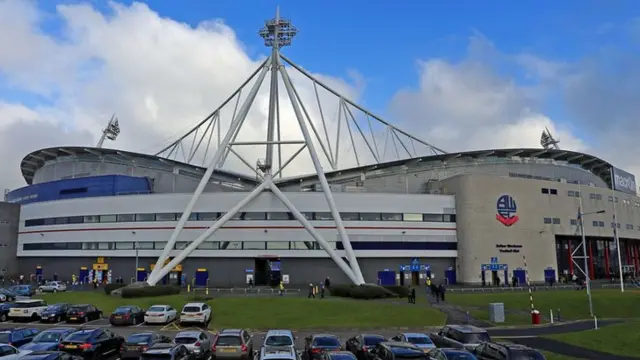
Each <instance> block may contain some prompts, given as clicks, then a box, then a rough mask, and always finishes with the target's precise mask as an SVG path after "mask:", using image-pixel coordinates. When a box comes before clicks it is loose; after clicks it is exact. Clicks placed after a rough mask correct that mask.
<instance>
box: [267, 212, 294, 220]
mask: <svg viewBox="0 0 640 360" xmlns="http://www.w3.org/2000/svg"><path fill="white" fill-rule="evenodd" d="M267 220H293V215H292V214H290V213H287V212H269V213H267Z"/></svg>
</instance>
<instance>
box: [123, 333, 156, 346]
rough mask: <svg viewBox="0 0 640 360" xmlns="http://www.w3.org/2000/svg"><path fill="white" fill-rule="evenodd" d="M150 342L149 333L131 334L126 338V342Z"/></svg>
mask: <svg viewBox="0 0 640 360" xmlns="http://www.w3.org/2000/svg"><path fill="white" fill-rule="evenodd" d="M150 342H151V335H149V334H133V335H131V336H129V337H128V338H127V343H128V344H148V343H150Z"/></svg>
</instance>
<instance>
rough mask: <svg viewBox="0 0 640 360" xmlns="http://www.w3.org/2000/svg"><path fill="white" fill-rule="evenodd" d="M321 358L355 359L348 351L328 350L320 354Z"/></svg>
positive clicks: (334, 359) (325, 359)
mask: <svg viewBox="0 0 640 360" xmlns="http://www.w3.org/2000/svg"><path fill="white" fill-rule="evenodd" d="M322 360H357V359H356V356H355V355H353V353H352V352H350V351H330V352H325V353H323V354H322Z"/></svg>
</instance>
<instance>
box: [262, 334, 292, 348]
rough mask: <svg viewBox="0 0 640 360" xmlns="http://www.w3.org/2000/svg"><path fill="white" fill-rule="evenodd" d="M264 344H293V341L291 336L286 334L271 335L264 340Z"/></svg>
mask: <svg viewBox="0 0 640 360" xmlns="http://www.w3.org/2000/svg"><path fill="white" fill-rule="evenodd" d="M264 344H265V345H268V346H291V345H293V341H291V337H289V336H286V335H271V336H269V337H268V338H267V339H266V340H265V341H264Z"/></svg>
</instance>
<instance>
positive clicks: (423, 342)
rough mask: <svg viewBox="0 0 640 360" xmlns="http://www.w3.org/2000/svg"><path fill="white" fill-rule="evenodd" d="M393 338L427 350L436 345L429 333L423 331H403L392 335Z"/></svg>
mask: <svg viewBox="0 0 640 360" xmlns="http://www.w3.org/2000/svg"><path fill="white" fill-rule="evenodd" d="M391 340H392V341H401V342H408V343H411V344H413V345H415V346H417V347H419V348H420V349H422V351H425V352H427V351H429V350H431V349H434V348H435V347H436V345H435V344H434V343H433V341H431V338H430V337H429V336H427V334H421V333H402V334H398V335H396V336H394V337H392V338H391Z"/></svg>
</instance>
